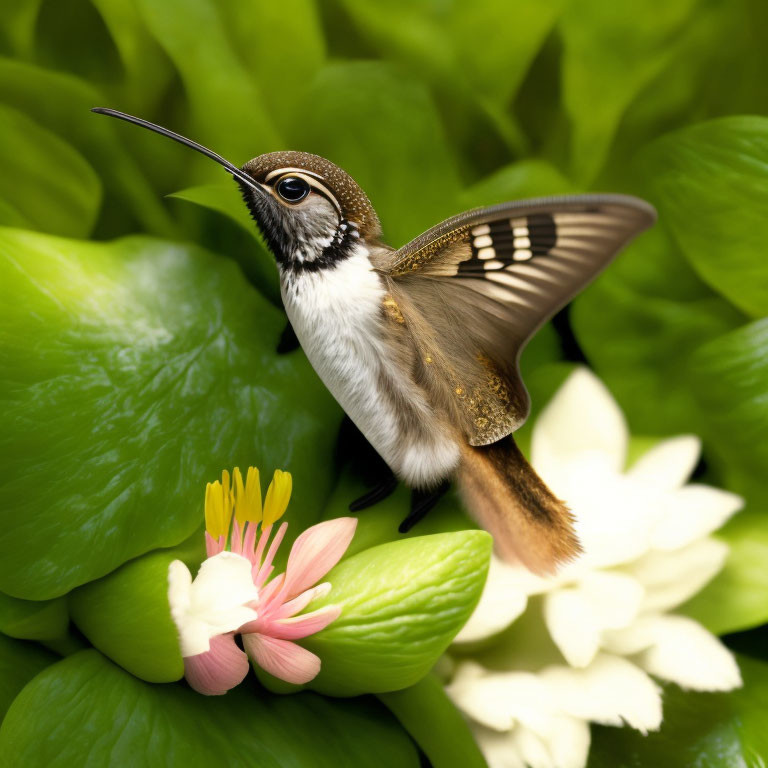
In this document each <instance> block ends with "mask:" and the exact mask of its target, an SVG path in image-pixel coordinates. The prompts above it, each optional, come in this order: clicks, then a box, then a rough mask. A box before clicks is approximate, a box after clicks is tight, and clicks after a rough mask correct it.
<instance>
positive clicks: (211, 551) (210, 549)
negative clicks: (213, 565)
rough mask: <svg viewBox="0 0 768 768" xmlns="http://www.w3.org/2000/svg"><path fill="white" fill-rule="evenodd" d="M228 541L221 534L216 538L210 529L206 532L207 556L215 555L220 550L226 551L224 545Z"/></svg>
mask: <svg viewBox="0 0 768 768" xmlns="http://www.w3.org/2000/svg"><path fill="white" fill-rule="evenodd" d="M225 544H226V541H225V539H224V537H223V536H219V538H218V539H214V538H213V536H211V534H210V533H208V531H206V532H205V556H206V557H214V555H218V554H219V553H220V552H223V551H224V545H225Z"/></svg>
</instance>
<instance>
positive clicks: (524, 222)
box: [388, 195, 655, 444]
mask: <svg viewBox="0 0 768 768" xmlns="http://www.w3.org/2000/svg"><path fill="white" fill-rule="evenodd" d="M654 220H655V212H654V210H653V208H652V207H651V206H650V205H648V204H647V203H645V202H644V201H642V200H638V199H637V198H632V197H626V196H622V195H604V196H589V195H584V196H574V197H563V198H548V199H539V200H530V201H522V202H513V203H506V204H503V205H498V206H493V207H491V208H484V209H478V210H475V211H470V212H468V213H465V214H461V215H460V216H456V217H454V218H453V219H449V220H448V221H445V222H443V223H442V224H440V225H438V226H437V227H433V228H432V229H431V230H428V231H427V232H425V233H424V234H423V235H421V236H420V237H418V238H416V239H415V240H413V241H411V242H410V243H408V244H407V245H406V246H404V247H403V248H401V249H400V250H399V251H396V252H395V253H394V256H393V259H392V262H391V265H390V268H389V270H388V272H389V276H390V277H391V279H392V280H393V281H394V283H395V284H396V285H397V287H398V288H399V290H402V291H403V292H404V293H405V294H406V295H407V297H408V299H409V301H408V302H407V303H408V304H409V305H411V306H415V307H418V308H419V312H420V314H421V315H422V318H421V319H422V320H423V322H424V323H426V325H427V326H428V327H430V326H431V327H432V328H434V329H435V335H436V337H437V342H438V343H439V345H440V347H441V349H444V350H446V351H447V352H446V356H447V357H449V358H450V359H452V360H454V361H456V362H457V364H458V363H460V367H461V369H462V370H464V371H466V370H467V367H468V365H469V363H468V362H467V361H471V360H475V359H481V358H482V359H483V360H484V361H485V363H484V366H481V367H480V368H478V373H477V376H478V380H479V379H481V378H482V377H483V376H485V375H487V371H488V361H490V362H491V363H492V365H493V368H494V370H495V371H496V372H497V373H499V374H500V375H501V376H502V378H503V379H504V383H505V385H506V388H507V391H508V393H509V395H510V397H509V398H508V404H507V405H506V406H504V407H505V408H506V411H507V413H506V417H505V418H503V419H494V421H497V422H498V423H497V425H496V428H495V429H492V430H490V431H489V430H488V429H486V430H485V432H486V437H483V435H480V434H473V433H472V430H471V429H469V430H468V431H469V433H470V434H468V438H469V440H470V443H472V444H485V443H486V442H489V441H490V439H491V438H492V439H494V440H497V439H499V437H500V436H503V434H508V433H509V432H510V431H512V430H513V429H514V428H516V427H517V426H519V425H520V424H521V423H522V422H523V421H524V419H525V417H526V416H527V402H528V401H527V394H526V392H525V387H524V385H523V383H522V381H521V380H520V377H519V371H518V366H517V360H518V357H519V354H520V351H521V349H522V348H523V346H524V345H525V343H526V342H527V341H528V339H529V338H530V337H531V336H532V335H533V333H535V331H536V330H537V329H538V328H539V327H540V326H541V325H542V324H543V323H544V322H546V321H547V320H548V319H549V318H550V317H551V316H552V315H553V314H554V313H555V312H557V311H558V310H559V309H560V308H561V307H563V306H564V305H565V304H566V303H567V302H568V301H569V300H570V299H572V298H573V297H574V296H575V295H576V294H577V293H578V292H579V291H580V290H582V288H584V287H585V286H586V285H587V284H588V283H589V282H590V281H591V280H592V279H593V278H594V277H595V276H596V275H597V274H598V273H599V272H600V271H601V270H602V269H603V268H604V267H605V266H606V265H607V264H608V263H609V262H610V261H611V259H612V258H613V257H614V256H615V255H616V254H617V253H618V252H619V251H620V250H621V249H622V248H623V247H624V246H625V245H626V244H627V243H628V242H629V241H630V240H631V239H632V238H634V237H635V236H636V235H638V234H639V233H640V232H642V231H643V230H644V229H646V228H647V227H649V226H650V225H651V224H652V223H653V222H654ZM501 405H504V404H501ZM503 410H504V408H501V411H503ZM515 410H517V411H519V412H515ZM494 412H499V409H498V408H496V409H495V411H494Z"/></svg>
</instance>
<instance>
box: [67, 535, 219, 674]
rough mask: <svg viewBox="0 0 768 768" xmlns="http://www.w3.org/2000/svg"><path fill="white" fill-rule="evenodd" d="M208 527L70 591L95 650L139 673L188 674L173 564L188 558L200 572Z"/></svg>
mask: <svg viewBox="0 0 768 768" xmlns="http://www.w3.org/2000/svg"><path fill="white" fill-rule="evenodd" d="M203 542H204V538H203V532H202V531H196V532H195V533H194V534H192V536H191V537H190V538H189V540H188V541H187V542H185V543H184V544H182V545H181V546H179V547H175V548H173V549H167V550H160V551H158V552H151V553H150V554H148V555H144V556H143V557H139V558H137V559H136V560H131V561H130V562H129V563H126V564H125V565H123V566H122V567H120V568H118V569H117V570H116V571H113V572H112V573H110V574H108V575H107V576H104V577H103V578H101V579H98V580H97V581H92V582H90V583H88V584H85V585H83V586H82V587H79V588H78V589H76V590H74V591H73V592H72V593H71V594H70V595H69V608H70V612H71V614H72V620H73V621H74V622H75V624H76V625H77V628H78V629H79V630H80V631H81V632H82V633H83V634H84V635H85V636H86V637H87V638H88V640H89V641H90V642H91V643H92V644H93V646H94V647H95V648H97V649H98V650H100V651H101V652H102V653H103V654H104V655H105V656H108V657H109V658H110V659H111V660H112V661H114V662H115V663H116V664H119V665H120V666H121V667H123V669H126V670H127V671H128V672H130V673H131V674H133V675H136V677H140V678H141V679H142V680H146V681H147V682H150V683H169V682H173V681H174V680H178V679H180V678H181V676H182V675H183V674H184V664H183V662H182V659H181V651H180V649H179V638H178V634H177V631H176V625H175V624H174V623H173V621H172V620H171V613H170V608H169V606H168V566H169V565H170V564H171V561H173V560H182V561H183V562H185V563H186V564H187V567H188V568H189V569H190V570H191V571H192V572H193V573H195V571H196V570H197V568H198V566H199V565H200V563H201V562H202V561H203V559H204V558H205V546H204V543H203Z"/></svg>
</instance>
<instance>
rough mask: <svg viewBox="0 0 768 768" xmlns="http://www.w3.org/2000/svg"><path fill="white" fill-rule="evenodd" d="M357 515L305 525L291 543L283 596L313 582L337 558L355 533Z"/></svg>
mask: <svg viewBox="0 0 768 768" xmlns="http://www.w3.org/2000/svg"><path fill="white" fill-rule="evenodd" d="M356 527H357V518H355V517H337V518H336V519H335V520H326V521H325V522H323V523H318V524H317V525H313V526H312V527H311V528H307V530H306V531H304V533H302V534H301V536H299V538H298V539H296V541H295V542H294V543H293V547H292V548H291V554H290V555H289V556H288V566H287V568H286V569H285V586H284V588H283V597H284V599H290V598H292V597H296V595H298V594H299V593H300V592H303V591H304V590H305V589H307V588H308V587H311V586H313V585H314V584H316V583H317V582H318V581H320V579H321V578H322V577H323V576H325V574H326V573H328V571H330V570H331V568H333V566H334V565H336V563H338V562H339V560H341V556H342V555H343V554H344V553H345V552H346V551H347V547H348V546H349V544H350V542H351V541H352V537H353V536H354V535H355V528H356Z"/></svg>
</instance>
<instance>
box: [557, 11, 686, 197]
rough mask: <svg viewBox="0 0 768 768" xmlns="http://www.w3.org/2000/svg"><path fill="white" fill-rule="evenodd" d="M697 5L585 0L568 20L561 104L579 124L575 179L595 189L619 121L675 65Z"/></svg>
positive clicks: (561, 25) (574, 146)
mask: <svg viewBox="0 0 768 768" xmlns="http://www.w3.org/2000/svg"><path fill="white" fill-rule="evenodd" d="M695 5H696V0H671V1H670V0H630V1H629V2H624V3H620V4H619V3H610V2H605V1H604V0H579V2H574V3H571V4H570V5H569V7H568V9H567V11H566V12H565V13H564V14H563V16H562V18H561V20H560V23H559V26H558V28H559V31H560V34H561V36H562V40H563V57H562V83H563V84H562V88H563V104H564V106H565V109H566V111H567V113H568V116H569V118H570V119H571V122H572V124H573V134H572V141H571V153H572V157H571V167H572V169H573V175H574V176H575V177H576V178H577V179H579V180H580V181H582V182H585V183H587V184H588V183H589V182H591V180H592V179H593V178H594V176H595V175H596V174H597V172H598V171H599V170H600V168H601V166H602V164H603V162H604V160H605V157H606V154H607V152H608V149H609V147H610V144H611V141H612V140H613V137H614V134H615V132H616V130H617V128H618V125H619V121H620V120H621V117H622V115H623V114H624V112H625V110H626V109H627V107H628V106H629V104H630V103H631V102H632V100H633V99H634V98H635V97H636V96H637V95H638V93H639V92H640V91H641V90H642V88H643V87H645V86H646V85H648V83H649V82H651V81H652V80H653V78H654V77H656V76H657V75H658V74H659V73H661V72H662V71H663V70H664V68H665V66H666V65H667V63H668V62H669V60H670V58H671V56H672V54H673V52H674V46H675V42H676V40H677V34H678V32H679V31H680V30H681V29H682V27H683V25H684V24H685V22H686V21H687V19H688V17H689V16H690V14H691V12H692V11H693V9H694V7H695Z"/></svg>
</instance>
